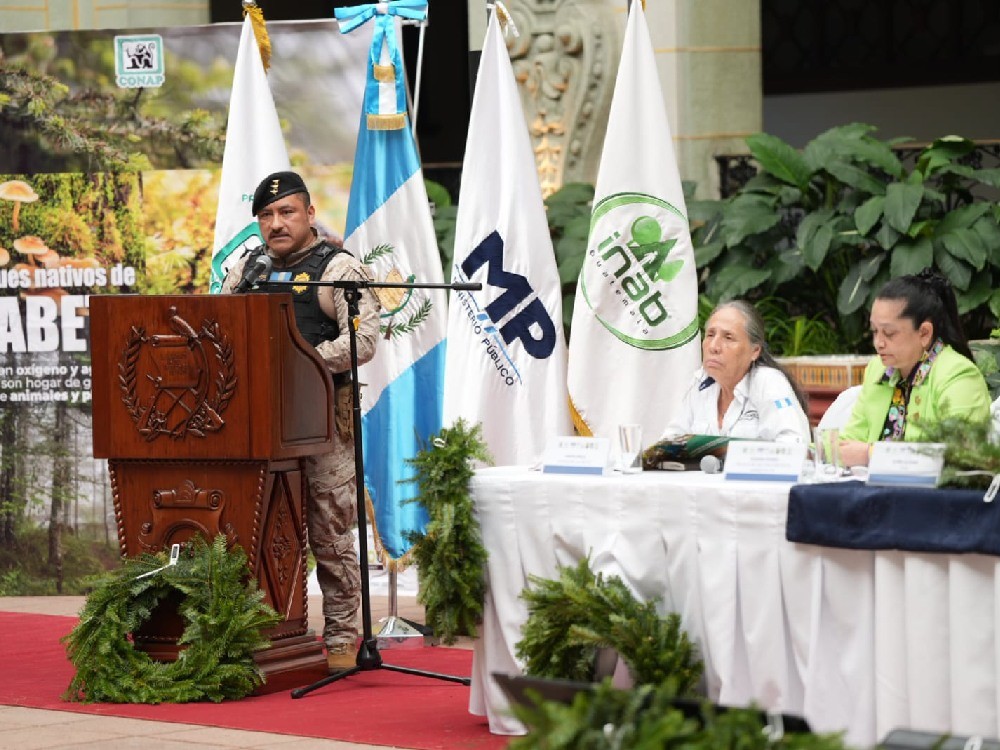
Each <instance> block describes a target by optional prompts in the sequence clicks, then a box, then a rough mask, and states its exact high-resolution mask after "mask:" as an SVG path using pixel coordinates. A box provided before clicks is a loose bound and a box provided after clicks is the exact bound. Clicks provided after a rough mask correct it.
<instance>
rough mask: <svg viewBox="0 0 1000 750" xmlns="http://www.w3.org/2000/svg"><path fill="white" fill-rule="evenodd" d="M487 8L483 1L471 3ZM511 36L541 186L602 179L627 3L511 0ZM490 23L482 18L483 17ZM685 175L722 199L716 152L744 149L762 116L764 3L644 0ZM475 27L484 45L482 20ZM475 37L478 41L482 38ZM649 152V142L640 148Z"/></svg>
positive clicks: (702, 191)
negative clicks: (516, 32)
mask: <svg viewBox="0 0 1000 750" xmlns="http://www.w3.org/2000/svg"><path fill="white" fill-rule="evenodd" d="M468 1H469V8H470V27H471V26H472V25H473V21H472V11H473V8H475V9H476V11H477V12H481V10H482V7H483V5H482V4H481V3H482V0H468ZM506 4H507V7H508V9H509V10H510V12H511V14H512V15H513V16H514V20H515V22H516V24H517V26H518V29H519V31H520V32H521V36H520V38H518V39H514V38H513V37H510V38H508V40H507V46H508V49H509V50H510V56H511V61H512V63H513V65H514V71H515V75H516V76H517V79H518V83H519V85H520V87H521V102H522V105H523V107H524V114H525V119H526V120H527V123H528V127H529V129H530V131H531V137H532V143H533V145H534V147H535V153H536V157H537V162H538V170H539V179H540V181H541V184H542V190H543V192H544V193H545V194H546V195H547V194H549V193H551V192H552V191H553V190H555V189H557V188H558V187H559V186H560V185H562V184H564V183H566V182H572V181H575V180H582V181H586V182H593V181H594V180H595V178H596V176H597V166H598V163H599V160H600V155H601V148H602V145H603V142H604V133H605V129H606V126H607V117H608V108H609V106H610V104H611V95H612V92H613V89H614V81H615V74H616V71H617V68H618V59H619V57H620V54H621V46H622V40H623V35H624V29H625V21H626V18H627V7H628V4H627V2H626V0H508V2H507V3H506ZM482 18H483V19H485V16H483V17H482ZM646 19H647V23H648V25H649V32H650V37H651V39H652V43H653V48H654V50H655V52H656V58H657V67H658V71H659V75H660V83H661V86H662V89H663V97H664V100H665V102H666V105H667V112H668V116H669V118H670V126H671V129H672V131H673V137H674V150H675V151H676V153H677V159H678V162H679V167H680V172H681V178H682V179H685V180H693V181H695V182H696V183H697V185H698V196H699V197H709V196H717V195H718V181H719V178H718V168H717V167H716V164H715V161H714V159H713V158H712V157H713V156H714V155H715V154H721V153H744V152H745V151H746V145H745V144H744V142H743V139H744V138H746V136H748V135H750V134H751V133H755V132H758V131H759V130H760V128H761V122H762V94H761V54H760V51H761V38H760V0H647V2H646ZM476 20H477V25H478V23H482V24H483V25H482V26H479V27H478V28H477V29H476V30H475V31H472V29H471V28H470V49H473V50H475V49H478V46H480V45H481V44H482V42H481V40H482V34H483V32H484V30H485V20H480V19H479V16H477V17H476ZM477 40H478V41H477ZM637 146H638V147H641V148H651V147H653V145H651V144H637Z"/></svg>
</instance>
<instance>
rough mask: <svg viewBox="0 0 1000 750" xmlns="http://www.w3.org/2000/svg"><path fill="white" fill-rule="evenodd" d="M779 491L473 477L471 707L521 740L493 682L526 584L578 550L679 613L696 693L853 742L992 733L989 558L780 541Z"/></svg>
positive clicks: (508, 666) (992, 578)
mask: <svg viewBox="0 0 1000 750" xmlns="http://www.w3.org/2000/svg"><path fill="white" fill-rule="evenodd" d="M788 487H789V485H787V484H783V483H765V482H727V481H725V480H723V478H722V477H721V475H704V474H701V473H700V472H676V473H675V472H645V473H643V474H638V475H626V476H621V475H615V476H611V477H579V476H569V475H553V474H542V473H540V472H538V471H530V470H527V469H523V468H513V467H507V468H497V469H485V470H481V471H479V472H477V473H476V476H475V477H474V478H473V480H472V493H473V497H474V500H475V504H476V512H477V515H478V518H479V522H480V524H481V528H482V533H483V541H484V543H485V545H486V549H487V550H488V551H489V562H488V566H487V579H488V580H487V582H488V586H487V596H486V607H485V613H484V622H483V627H482V631H481V634H480V638H479V639H478V640H477V642H476V645H475V651H474V661H473V673H472V692H471V698H470V710H471V711H472V712H473V713H475V714H480V715H486V716H487V717H488V718H489V723H490V729H491V730H492V731H493V732H495V733H499V734H516V733H519V732H522V731H523V727H521V725H520V723H519V722H517V721H516V720H515V719H513V717H511V716H510V715H509V713H508V710H507V703H506V700H505V698H504V695H503V693H502V692H501V690H500V688H499V687H498V686H497V685H496V683H495V682H494V681H493V679H492V677H491V674H492V673H493V672H507V673H516V672H520V671H521V667H522V665H521V664H520V663H519V662H518V660H517V659H516V658H515V656H514V653H515V647H516V644H517V642H518V641H519V640H520V638H521V632H520V629H521V625H522V624H523V623H524V622H525V620H526V619H527V608H526V606H525V603H524V602H523V601H522V600H521V599H520V598H519V597H520V593H521V591H522V590H523V589H524V588H525V586H526V585H527V583H528V576H529V575H536V576H541V577H545V578H554V577H556V575H557V571H556V568H557V566H561V565H562V566H566V565H574V564H576V563H577V562H578V561H579V560H581V559H582V558H583V557H585V556H587V555H588V554H589V555H590V558H591V565H592V567H593V569H594V570H595V571H597V572H601V573H604V574H605V575H617V576H619V577H621V578H622V579H623V580H624V581H625V583H626V584H627V585H628V586H629V587H630V588H631V589H632V590H633V591H634V592H636V593H637V594H638V595H639V596H640V597H642V598H643V599H651V598H654V597H655V598H659V599H660V600H661V602H662V609H663V610H664V611H675V612H678V613H680V615H681V619H682V622H683V625H684V627H685V629H686V630H687V631H688V633H689V634H690V636H691V637H692V638H693V639H694V640H695V641H696V642H697V643H698V645H699V648H700V651H701V657H702V659H703V661H704V663H705V682H706V687H707V690H708V695H709V697H710V698H711V699H712V700H714V701H716V702H719V703H722V704H726V705H747V704H749V703H751V702H756V704H757V705H758V706H760V707H762V708H768V709H775V710H780V711H784V712H786V713H793V714H800V715H803V716H805V717H806V718H807V719H808V721H809V723H810V724H811V726H812V727H813V729H814V730H815V731H835V730H846V732H847V735H846V739H847V741H848V742H849V743H851V744H853V745H855V746H867V745H871V744H873V743H875V742H876V741H877V740H878V739H881V737H883V736H884V735H885V733H886V732H888V731H889V730H890V729H892V728H895V727H909V728H914V729H922V730H928V731H951V732H953V733H956V734H981V735H984V736H989V737H994V736H997V734H998V731H997V716H998V704H1000V698H998V692H997V680H996V676H997V670H998V667H1000V644H998V639H997V632H996V627H995V622H996V620H997V604H998V602H1000V596H998V595H997V579H998V576H997V558H993V557H985V556H981V555H934V554H916V553H901V552H867V551H857V550H841V549H832V548H825V547H814V546H809V545H800V544H792V543H790V542H787V541H786V540H785V513H786V506H787V500H788Z"/></svg>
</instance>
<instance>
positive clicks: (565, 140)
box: [507, 0, 623, 195]
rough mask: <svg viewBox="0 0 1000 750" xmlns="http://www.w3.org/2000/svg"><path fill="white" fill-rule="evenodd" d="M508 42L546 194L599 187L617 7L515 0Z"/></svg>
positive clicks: (588, 1) (617, 38)
mask: <svg viewBox="0 0 1000 750" xmlns="http://www.w3.org/2000/svg"><path fill="white" fill-rule="evenodd" d="M507 7H508V9H509V10H510V12H511V15H512V16H513V17H514V21H515V23H516V24H517V29H518V31H519V32H520V36H519V37H517V38H515V37H514V36H513V35H511V36H510V37H509V38H508V39H507V47H508V49H509V51H510V57H511V63H512V64H513V67H514V75H515V76H516V78H517V81H518V85H519V86H520V89H521V103H522V106H523V107H524V115H525V119H526V120H527V122H528V127H529V131H530V133H531V141H532V145H533V147H534V150H535V159H536V162H537V164H538V177H539V180H540V182H541V186H542V194H543V195H549V194H551V193H553V192H554V191H555V190H557V189H558V188H559V187H560V186H562V185H563V184H564V183H566V182H574V181H586V182H593V181H594V179H595V178H596V176H597V166H598V163H599V162H600V158H601V148H602V145H603V143H604V134H605V131H606V129H607V120H608V108H609V107H610V106H611V96H612V94H613V92H614V85H615V74H616V72H617V70H618V57H619V55H620V53H621V45H622V34H623V29H622V19H621V14H620V13H617V12H616V11H615V8H614V4H613V3H612V2H611V0H512V1H511V2H509V3H508V4H507Z"/></svg>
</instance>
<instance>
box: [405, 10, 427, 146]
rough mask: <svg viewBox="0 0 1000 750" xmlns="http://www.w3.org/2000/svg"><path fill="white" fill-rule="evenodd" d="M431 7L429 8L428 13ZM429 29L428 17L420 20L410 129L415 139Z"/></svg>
mask: <svg viewBox="0 0 1000 750" xmlns="http://www.w3.org/2000/svg"><path fill="white" fill-rule="evenodd" d="M429 13H430V9H429V8H428V14H429ZM426 31H427V19H426V18H425V19H424V20H423V21H420V36H419V37H418V39H417V78H416V80H415V81H414V82H413V118H412V119H413V122H412V124H411V125H410V131H411V132H412V133H413V140H416V139H417V110H418V109H419V108H420V82H421V80H422V79H423V74H424V34H425V33H426Z"/></svg>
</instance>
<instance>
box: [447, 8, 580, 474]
mask: <svg viewBox="0 0 1000 750" xmlns="http://www.w3.org/2000/svg"><path fill="white" fill-rule="evenodd" d="M460 195H461V198H460V201H459V207H458V219H457V224H456V227H455V258H454V262H453V265H452V271H451V280H452V282H453V283H459V282H480V283H482V285H483V288H482V291H476V292H468V291H461V292H452V298H451V302H450V304H449V311H448V353H447V356H446V360H445V381H444V382H445V388H444V393H445V395H444V422H445V424H452V423H453V422H454V420H456V419H457V418H459V417H462V418H464V419H465V420H466V421H467V422H469V423H470V424H476V423H477V422H479V423H481V424H482V426H483V436H484V437H485V439H486V442H487V444H488V445H489V448H490V451H491V452H492V453H493V458H494V459H495V461H496V463H497V464H499V465H504V464H525V463H532V462H534V461H536V460H537V459H539V458H540V457H541V453H542V451H543V450H544V448H545V444H546V442H547V440H548V439H549V438H550V437H552V436H556V435H568V434H572V423H571V421H570V418H569V407H568V403H567V396H566V343H565V340H564V337H563V329H562V295H561V290H560V286H559V273H558V271H557V269H556V261H555V255H554V253H553V251H552V241H551V239H550V237H549V230H548V224H547V223H546V220H545V206H544V204H543V203H542V193H541V189H540V188H539V185H538V175H537V173H536V171H535V159H534V154H533V152H532V150H531V143H530V141H529V139H528V129H527V126H526V125H525V121H524V112H523V111H522V109H521V100H520V98H519V97H518V91H517V84H516V83H515V81H514V72H513V70H512V69H511V64H510V58H509V57H508V55H507V47H506V46H505V45H504V42H503V39H502V37H501V35H500V27H499V23H498V21H497V18H496V14H495V13H494V14H493V17H492V18H491V19H490V24H489V28H488V29H487V31H486V41H485V42H484V44H483V53H482V59H481V61H480V64H479V77H478V79H477V81H476V92H475V96H474V97H473V101H472V114H471V117H470V121H469V136H468V140H467V142H466V147H465V162H464V165H463V167H462V187H461V193H460Z"/></svg>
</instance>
